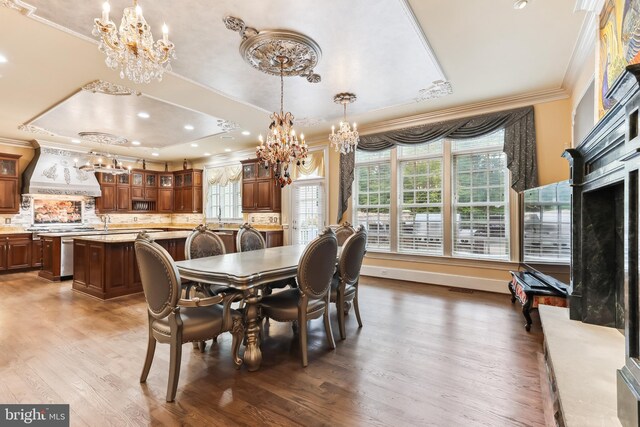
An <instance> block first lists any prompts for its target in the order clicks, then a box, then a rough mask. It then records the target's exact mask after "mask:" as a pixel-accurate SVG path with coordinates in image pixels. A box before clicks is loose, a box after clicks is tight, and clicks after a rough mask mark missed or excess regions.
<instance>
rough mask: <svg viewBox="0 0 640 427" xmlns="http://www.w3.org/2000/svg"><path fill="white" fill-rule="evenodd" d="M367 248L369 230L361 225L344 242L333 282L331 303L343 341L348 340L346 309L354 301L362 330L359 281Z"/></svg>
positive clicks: (354, 307)
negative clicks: (336, 315) (336, 314)
mask: <svg viewBox="0 0 640 427" xmlns="http://www.w3.org/2000/svg"><path fill="white" fill-rule="evenodd" d="M366 246H367V230H366V228H365V227H364V225H360V226H358V228H357V230H355V233H354V234H352V235H351V236H349V238H347V240H346V241H345V242H344V245H343V246H342V253H341V254H340V260H339V261H338V273H337V274H335V275H334V276H333V278H332V280H331V292H330V295H331V302H334V303H335V304H336V311H337V312H338V326H339V328H340V338H341V339H345V338H346V332H345V325H344V323H345V316H346V314H347V313H348V309H345V306H347V303H349V302H351V301H353V309H354V311H355V313H356V319H357V320H358V326H359V327H361V328H362V319H361V318H360V307H359V305H358V281H359V279H360V269H361V268H362V259H363V258H364V254H365V253H366ZM347 307H348V306H347Z"/></svg>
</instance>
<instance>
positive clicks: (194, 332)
mask: <svg viewBox="0 0 640 427" xmlns="http://www.w3.org/2000/svg"><path fill="white" fill-rule="evenodd" d="M180 318H181V319H182V325H183V326H182V342H188V341H206V340H208V339H211V338H213V337H215V336H217V335H219V334H220V333H222V319H223V309H222V305H213V306H210V307H180ZM231 318H232V319H238V318H242V314H240V312H238V311H236V310H231ZM151 328H152V329H153V330H154V331H155V332H157V333H159V334H162V335H166V336H167V337H170V336H171V328H170V327H169V318H168V317H165V318H164V319H154V320H153V322H152V323H151Z"/></svg>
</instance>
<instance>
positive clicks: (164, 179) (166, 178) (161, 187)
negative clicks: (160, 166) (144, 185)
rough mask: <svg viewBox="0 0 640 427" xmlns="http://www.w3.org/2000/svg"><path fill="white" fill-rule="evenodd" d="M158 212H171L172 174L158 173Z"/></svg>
mask: <svg viewBox="0 0 640 427" xmlns="http://www.w3.org/2000/svg"><path fill="white" fill-rule="evenodd" d="M158 212H173V174H172V173H161V174H158Z"/></svg>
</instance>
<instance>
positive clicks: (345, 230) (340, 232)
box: [335, 221, 356, 246]
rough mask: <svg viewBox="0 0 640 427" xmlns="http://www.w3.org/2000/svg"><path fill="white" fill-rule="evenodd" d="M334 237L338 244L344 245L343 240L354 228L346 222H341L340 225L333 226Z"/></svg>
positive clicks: (353, 231)
mask: <svg viewBox="0 0 640 427" xmlns="http://www.w3.org/2000/svg"><path fill="white" fill-rule="evenodd" d="M335 231H336V239H338V246H342V245H344V242H345V240H347V239H348V238H349V236H351V235H352V234H353V233H355V232H356V230H355V229H354V228H353V226H352V225H351V224H349V223H348V222H346V221H345V222H343V223H342V224H341V225H338V226H335Z"/></svg>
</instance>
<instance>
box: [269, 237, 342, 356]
mask: <svg viewBox="0 0 640 427" xmlns="http://www.w3.org/2000/svg"><path fill="white" fill-rule="evenodd" d="M337 252H338V242H337V240H336V235H335V233H334V232H333V230H331V228H329V227H327V228H325V229H324V231H322V233H320V234H319V235H318V237H316V238H315V239H313V240H312V241H311V242H310V243H309V244H308V245H307V247H306V248H305V250H304V252H303V253H302V256H301V257H300V261H299V263H298V272H297V276H296V280H297V282H298V287H297V288H291V289H286V290H284V291H280V292H277V293H274V294H272V295H267V296H264V297H263V298H262V301H261V312H262V315H263V316H268V317H270V318H271V319H273V320H276V321H278V322H296V321H297V322H298V329H299V340H300V352H301V354H302V366H307V364H308V360H307V321H308V320H310V319H317V318H319V317H321V316H323V317H324V328H325V332H326V334H327V340H328V341H329V346H330V347H331V349H334V348H336V343H335V341H334V339H333V334H332V332H331V322H330V320H329V289H330V287H331V277H332V276H333V272H334V271H335V268H336V267H335V266H336V256H337Z"/></svg>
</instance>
